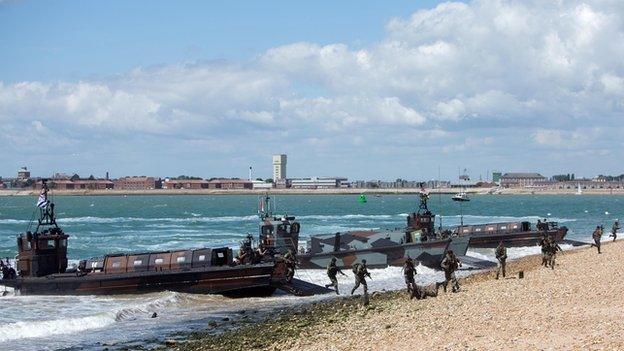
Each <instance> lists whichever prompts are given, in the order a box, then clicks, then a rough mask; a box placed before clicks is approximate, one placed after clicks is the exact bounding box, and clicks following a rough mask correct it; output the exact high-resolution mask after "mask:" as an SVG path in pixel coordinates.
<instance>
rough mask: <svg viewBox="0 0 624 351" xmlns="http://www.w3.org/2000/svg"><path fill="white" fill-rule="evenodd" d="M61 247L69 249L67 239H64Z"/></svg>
mask: <svg viewBox="0 0 624 351" xmlns="http://www.w3.org/2000/svg"><path fill="white" fill-rule="evenodd" d="M60 244H61V247H67V239H62V240H61V241H60Z"/></svg>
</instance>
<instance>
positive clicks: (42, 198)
mask: <svg viewBox="0 0 624 351" xmlns="http://www.w3.org/2000/svg"><path fill="white" fill-rule="evenodd" d="M47 205H48V191H47V189H45V188H43V189H41V194H39V200H37V207H39V208H44V207H46V206H47Z"/></svg>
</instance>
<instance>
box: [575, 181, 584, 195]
mask: <svg viewBox="0 0 624 351" xmlns="http://www.w3.org/2000/svg"><path fill="white" fill-rule="evenodd" d="M574 195H583V189H581V183H576V193H574Z"/></svg>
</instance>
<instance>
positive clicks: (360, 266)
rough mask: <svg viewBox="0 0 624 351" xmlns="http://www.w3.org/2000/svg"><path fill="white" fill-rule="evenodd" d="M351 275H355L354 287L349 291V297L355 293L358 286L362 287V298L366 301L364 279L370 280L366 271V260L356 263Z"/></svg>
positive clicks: (366, 288) (366, 293)
mask: <svg viewBox="0 0 624 351" xmlns="http://www.w3.org/2000/svg"><path fill="white" fill-rule="evenodd" d="M353 273H354V274H355V286H354V287H353V289H351V295H353V293H354V292H355V290H356V289H357V288H359V287H360V284H362V285H363V286H364V297H365V299H368V285H367V284H366V277H367V276H368V277H369V278H371V275H370V273H368V269H366V260H362V263H356V264H354V265H353Z"/></svg>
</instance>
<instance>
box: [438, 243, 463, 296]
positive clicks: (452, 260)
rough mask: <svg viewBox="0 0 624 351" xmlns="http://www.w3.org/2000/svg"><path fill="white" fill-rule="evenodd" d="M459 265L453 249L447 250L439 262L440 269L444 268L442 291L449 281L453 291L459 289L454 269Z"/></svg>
mask: <svg viewBox="0 0 624 351" xmlns="http://www.w3.org/2000/svg"><path fill="white" fill-rule="evenodd" d="M461 265H462V264H461V262H460V261H459V259H458V258H457V256H455V254H454V253H453V250H448V251H447V252H446V255H445V257H444V259H443V260H442V263H441V266H442V269H444V284H443V287H444V292H446V287H447V285H448V283H449V282H450V283H451V286H452V291H453V292H454V293H456V292H458V291H459V281H458V280H457V276H456V275H455V271H457V270H458V269H459V267H461Z"/></svg>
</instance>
